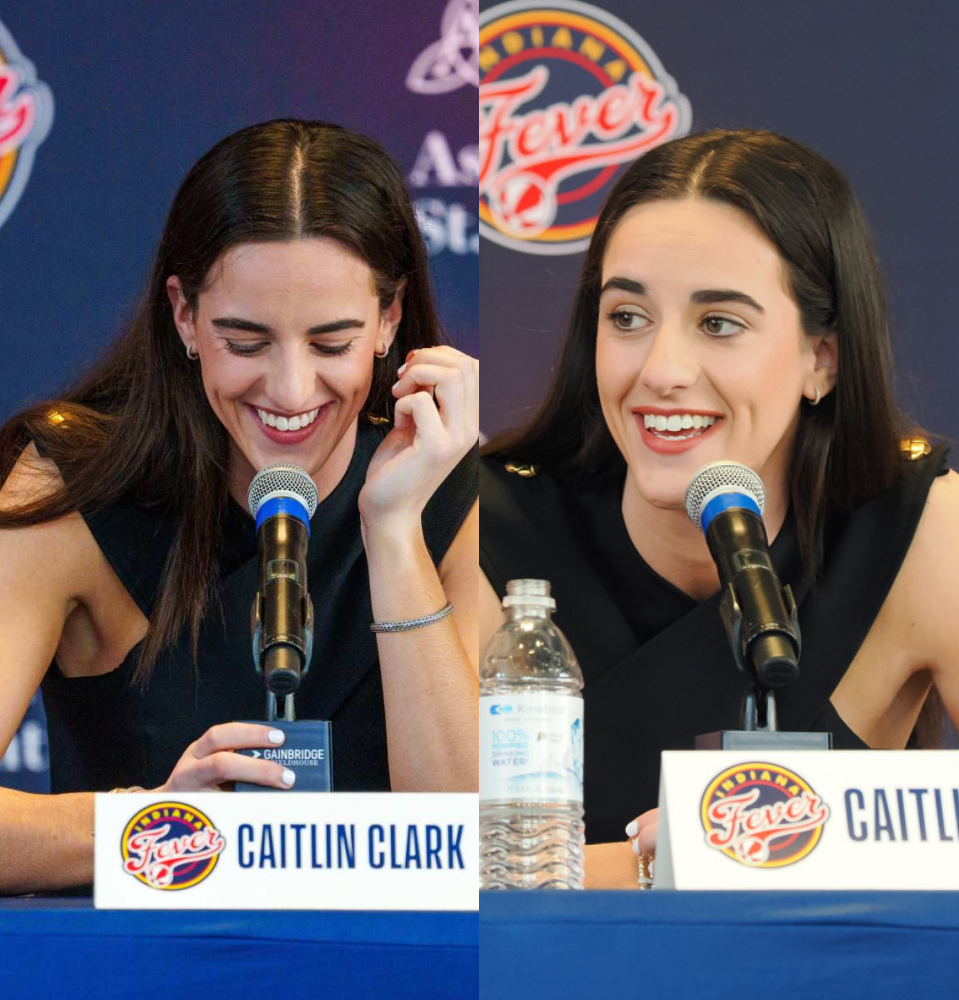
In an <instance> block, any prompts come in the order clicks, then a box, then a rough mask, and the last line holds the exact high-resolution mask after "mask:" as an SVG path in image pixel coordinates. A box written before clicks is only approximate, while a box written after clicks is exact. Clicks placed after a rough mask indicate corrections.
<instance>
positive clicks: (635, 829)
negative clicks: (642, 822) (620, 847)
mask: <svg viewBox="0 0 959 1000" xmlns="http://www.w3.org/2000/svg"><path fill="white" fill-rule="evenodd" d="M637 833H639V824H638V823H637V822H636V820H633V821H632V823H630V824H629V825H628V826H627V827H626V836H627V837H635V836H636V834H637Z"/></svg>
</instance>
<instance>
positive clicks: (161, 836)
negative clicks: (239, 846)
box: [120, 802, 226, 889]
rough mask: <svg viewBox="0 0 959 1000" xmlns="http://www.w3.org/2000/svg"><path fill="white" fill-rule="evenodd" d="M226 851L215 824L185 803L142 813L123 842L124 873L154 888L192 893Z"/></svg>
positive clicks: (163, 804)
mask: <svg viewBox="0 0 959 1000" xmlns="http://www.w3.org/2000/svg"><path fill="white" fill-rule="evenodd" d="M225 846H226V841H225V840H224V839H223V835H222V834H221V833H220V831H219V830H217V828H216V827H215V826H214V825H213V823H212V822H211V821H210V820H209V819H208V818H207V817H206V816H204V815H203V813H201V812H200V811H199V810H198V809H194V808H193V807H192V806H187V805H184V804H183V803H182V802H160V803H158V804H156V805H152V806H148V807H147V808H146V809H141V810H140V812H138V813H137V814H136V816H134V817H133V819H131V820H130V822H129V823H127V825H126V829H125V830H124V831H123V836H122V837H121V839H120V852H121V854H122V855H123V870H124V871H125V872H126V873H127V874H128V875H132V876H133V877H134V878H135V879H137V880H138V881H140V882H142V883H143V884H144V885H148V886H150V888H151V889H189V888H190V887H191V886H194V885H196V884H197V883H199V882H202V881H203V880H204V879H205V878H206V877H207V876H208V875H209V874H210V873H211V872H212V871H213V869H214V868H215V867H216V863H217V861H218V860H219V857H220V852H221V851H222V850H223V848H224V847H225Z"/></svg>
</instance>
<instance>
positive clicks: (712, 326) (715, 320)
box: [703, 316, 743, 337]
mask: <svg viewBox="0 0 959 1000" xmlns="http://www.w3.org/2000/svg"><path fill="white" fill-rule="evenodd" d="M703 329H704V330H705V331H706V332H707V333H708V334H710V336H713V337H731V336H732V335H733V334H735V333H739V332H741V331H742V329H743V324H742V323H738V322H736V320H734V319H727V318H726V317H725V316H707V317H706V318H705V319H704V320H703Z"/></svg>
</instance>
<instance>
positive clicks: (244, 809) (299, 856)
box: [94, 792, 479, 910]
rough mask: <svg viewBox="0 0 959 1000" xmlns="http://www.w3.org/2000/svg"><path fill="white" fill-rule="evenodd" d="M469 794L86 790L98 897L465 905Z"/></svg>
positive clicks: (472, 824)
mask: <svg viewBox="0 0 959 1000" xmlns="http://www.w3.org/2000/svg"><path fill="white" fill-rule="evenodd" d="M478 805H479V801H478V796H477V795H467V794H444V795H440V794H425V793H424V794H398V793H393V794H389V793H386V794H383V793H380V794H374V793H363V794H360V793H356V794H354V793H344V792H340V793H336V794H333V795H331V794H329V793H325V794H324V793H308V792H300V793H282V792H279V793H277V794H275V795H229V794H223V793H216V792H205V793H202V794H199V793H198V794H189V793H186V792H184V793H180V794H178V793H171V794H169V795H157V794H155V793H152V792H144V793H135V794H130V795H97V796H96V834H95V836H96V847H95V868H94V871H95V879H94V904H95V905H96V906H97V907H102V908H106V909H137V910H143V909H151V908H157V909H202V910H208V909H243V910H261V909H262V910H276V909H283V910H476V909H478V906H479V893H478V885H479V870H478V858H479V845H478V822H477V818H478Z"/></svg>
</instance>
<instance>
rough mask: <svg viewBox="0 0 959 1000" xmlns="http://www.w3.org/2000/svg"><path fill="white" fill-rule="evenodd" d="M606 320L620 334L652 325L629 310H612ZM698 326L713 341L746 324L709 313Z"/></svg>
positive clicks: (723, 337) (736, 331)
mask: <svg viewBox="0 0 959 1000" xmlns="http://www.w3.org/2000/svg"><path fill="white" fill-rule="evenodd" d="M606 318H607V319H608V320H609V321H610V322H611V323H612V324H613V326H614V327H615V328H616V329H617V330H619V331H620V332H621V333H636V332H637V331H639V330H642V329H644V328H645V327H646V326H649V325H650V324H651V323H652V320H650V319H649V318H648V317H647V316H645V315H643V314H642V313H638V312H633V311H632V310H630V309H614V310H613V311H612V312H609V313H607V314H606ZM699 326H700V328H701V329H702V330H703V332H704V333H706V334H707V335H708V336H710V337H712V338H713V339H714V340H726V339H728V338H730V337H734V336H736V334H738V333H742V332H743V330H745V329H746V324H745V323H743V322H741V321H740V320H737V319H733V318H732V317H730V316H723V315H720V314H719V313H709V314H707V315H706V316H703V317H702V319H700V321H699Z"/></svg>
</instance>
